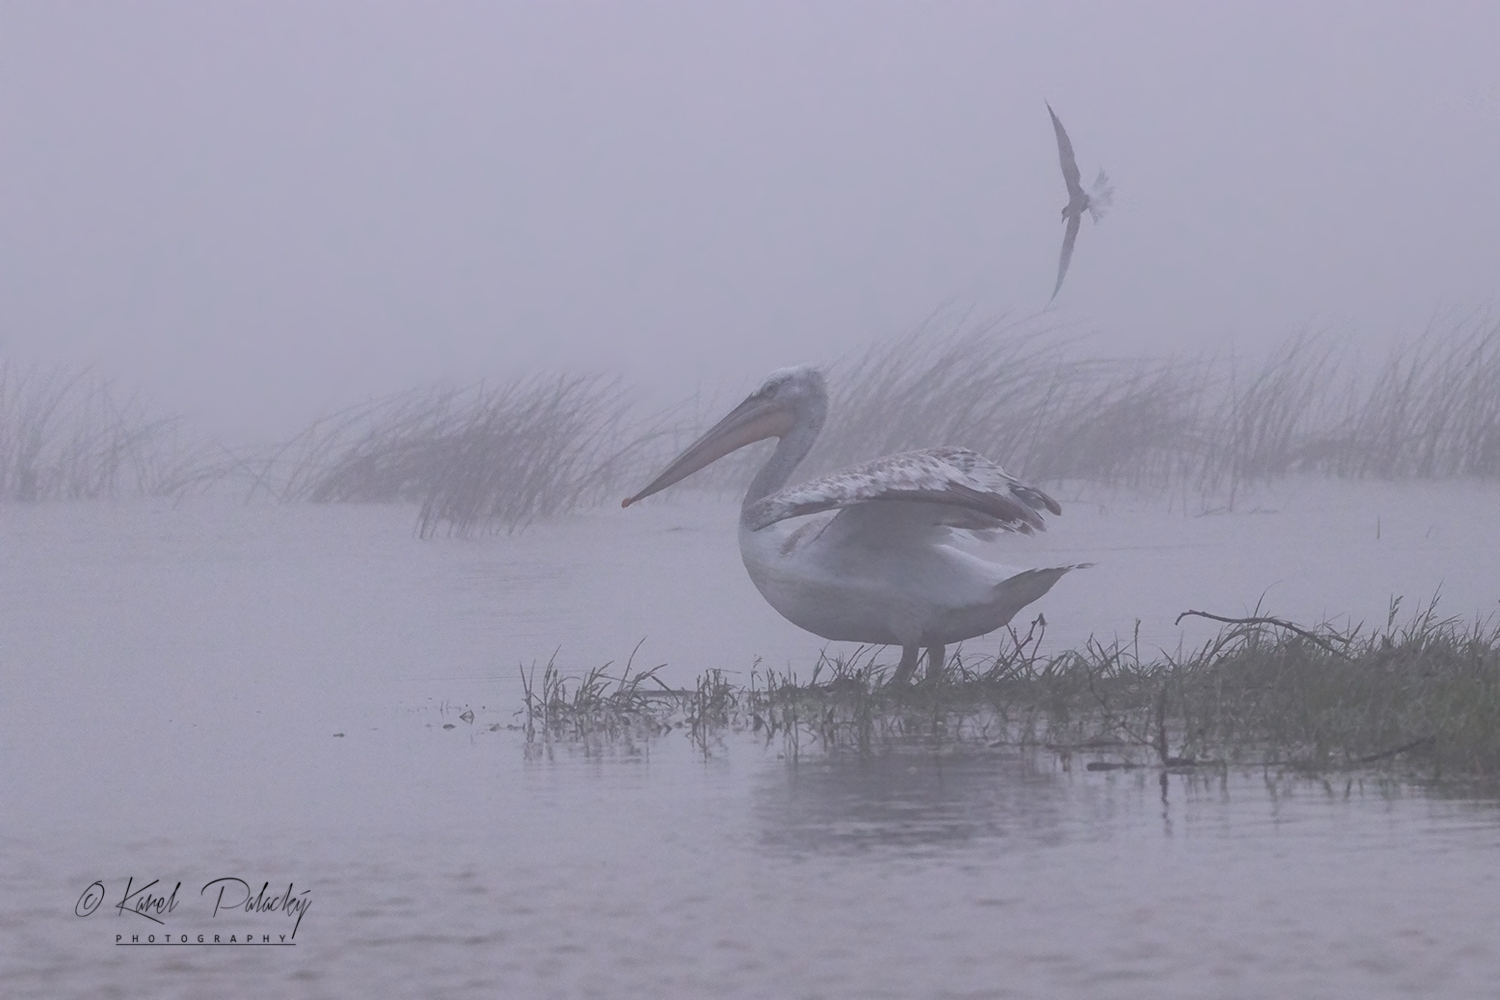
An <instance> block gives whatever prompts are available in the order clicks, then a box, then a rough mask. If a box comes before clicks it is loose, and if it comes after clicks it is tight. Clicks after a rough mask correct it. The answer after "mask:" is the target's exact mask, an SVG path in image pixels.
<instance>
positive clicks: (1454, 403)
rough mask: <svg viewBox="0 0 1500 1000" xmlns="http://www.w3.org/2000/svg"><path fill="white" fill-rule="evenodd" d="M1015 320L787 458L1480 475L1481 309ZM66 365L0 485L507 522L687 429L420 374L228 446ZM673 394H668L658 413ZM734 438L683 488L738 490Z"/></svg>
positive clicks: (21, 382)
mask: <svg viewBox="0 0 1500 1000" xmlns="http://www.w3.org/2000/svg"><path fill="white" fill-rule="evenodd" d="M1088 346H1089V345H1088V342H1087V341H1086V340H1084V339H1082V338H1077V337H1070V336H1068V335H1067V334H1066V333H1065V331H1061V330H1058V329H1055V328H1043V327H1037V326H1036V325H1035V324H1031V325H1027V324H1014V325H1009V326H1007V325H1005V324H1000V323H990V324H977V325H972V324H971V325H964V324H961V323H960V324H955V325H953V326H950V327H947V328H944V327H941V326H939V325H935V324H929V325H928V326H926V327H924V328H922V329H919V330H917V331H915V332H914V333H911V334H909V335H906V336H904V337H900V338H896V339H892V340H886V341H881V342H877V343H876V344H874V345H873V346H871V347H870V348H869V349H868V350H866V351H865V352H863V353H861V354H857V355H854V356H850V357H846V358H844V359H842V360H839V361H836V362H835V363H834V364H833V365H832V366H831V370H830V385H831V389H832V392H833V398H832V400H831V406H830V415H829V421H828V425H827V426H826V428H825V430H824V432H823V434H822V436H821V437H820V438H819V440H818V442H817V445H816V446H815V448H814V450H813V452H812V454H811V455H810V456H809V459H808V462H807V465H806V467H805V468H804V469H803V470H802V471H803V472H804V473H805V474H807V475H815V474H817V473H820V472H826V471H829V470H831V469H833V468H837V467H839V466H842V465H848V464H851V463H854V462H858V461H862V460H865V459H869V458H873V457H877V456H880V455H884V454H890V453H893V452H898V451H904V450H908V449H912V448H924V447H932V446H937V445H961V446H966V447H970V448H973V449H975V450H977V451H980V452H982V453H984V454H986V455H988V456H989V457H991V458H993V459H995V460H997V461H999V462H1001V463H1002V464H1004V465H1005V466H1006V467H1007V468H1009V469H1011V471H1013V472H1015V473H1017V474H1018V475H1021V476H1023V477H1025V478H1027V479H1029V480H1031V481H1034V482H1038V483H1044V484H1045V483H1055V482H1057V481H1060V480H1074V481H1086V482H1092V483H1096V484H1100V485H1105V486H1125V487H1146V488H1171V489H1181V490H1185V491H1195V492H1197V493H1198V494H1200V495H1201V496H1204V497H1205V498H1208V497H1213V498H1222V499H1224V500H1227V501H1228V503H1229V505H1230V506H1231V507H1232V506H1233V503H1234V499H1235V496H1236V493H1237V492H1238V491H1239V490H1240V489H1241V488H1242V487H1244V486H1246V485H1249V484H1252V483H1256V482H1264V481H1268V480H1273V479H1275V478H1277V477H1280V476H1285V475H1289V474H1293V473H1312V474H1322V475H1329V476H1339V477H1350V478H1366V477H1371V478H1384V479H1399V478H1445V477H1482V478H1493V477H1496V476H1500V323H1494V322H1487V321H1486V322H1480V321H1469V322H1463V323H1458V324H1456V325H1455V326H1454V328H1453V329H1451V330H1450V331H1447V332H1446V333H1434V332H1431V331H1429V332H1428V333H1427V334H1425V335H1424V336H1422V337H1420V338H1418V339H1416V340H1414V341H1411V342H1409V343H1407V344H1405V345H1404V346H1402V347H1399V348H1397V349H1396V350H1394V351H1392V352H1391V353H1390V354H1389V355H1388V356H1387V357H1386V358H1385V359H1384V360H1383V361H1373V360H1372V359H1369V358H1366V357H1364V356H1363V355H1361V354H1360V353H1359V352H1357V351H1356V350H1355V349H1354V347H1353V346H1352V345H1349V344H1344V345H1340V344H1339V343H1338V342H1337V341H1335V340H1333V339H1331V338H1327V337H1318V336H1298V337H1294V338H1292V339H1290V340H1288V341H1287V342H1285V343H1283V344H1282V345H1281V346H1280V347H1279V348H1277V349H1276V350H1275V351H1273V352H1271V353H1270V354H1269V355H1267V356H1266V357H1265V358H1263V359H1261V360H1258V361H1255V362H1249V363H1247V362H1245V361H1243V360H1241V359H1238V358H1236V357H1234V356H1229V357H1224V356H1203V357H1166V358H1146V359H1128V358H1099V357H1089V356H1087V355H1086V354H1085V353H1084V352H1085V350H1086V349H1087V347H1088ZM86 374H87V373H85V372H76V371H69V370H64V369H54V370H50V371H43V370H38V369H32V370H29V371H18V370H16V369H14V368H10V367H6V366H4V365H3V364H0V498H4V499H11V500H57V499H74V498H88V497H98V496H112V495H118V494H131V493H134V494H150V495H180V494H181V493H183V492H186V491H188V490H192V489H195V488H199V487H202V486H203V485H204V484H206V483H210V482H214V483H221V484H229V485H230V486H231V487H233V486H235V485H238V486H239V487H240V488H242V489H243V495H244V496H246V497H247V498H253V497H269V498H272V499H275V500H281V501H310V502H321V503H331V502H406V503H413V504H416V505H418V506H419V508H420V514H419V517H418V531H419V532H420V533H421V534H422V535H424V536H425V535H431V534H434V533H440V532H447V533H456V534H466V533H471V532H475V531H482V530H493V529H495V528H501V529H506V530H509V529H514V528H516V527H520V526H523V525H525V524H527V523H529V522H531V521H532V520H534V519H536V518H538V517H545V516H548V515H552V514H558V513H563V512H566V511H570V510H576V509H579V508H583V507H588V506H592V505H596V504H598V503H601V502H607V501H611V500H613V499H615V498H617V497H618V496H621V495H623V492H628V490H629V488H632V487H634V486H638V485H639V480H640V479H641V478H642V476H644V475H645V474H646V473H647V471H648V470H649V469H650V468H652V467H654V466H657V465H660V464H661V463H663V462H665V461H666V459H667V458H668V457H670V455H671V454H672V453H674V452H675V451H676V450H678V449H680V447H681V446H682V445H684V444H686V443H687V441H689V440H691V439H692V438H693V437H695V436H696V435H697V433H698V432H700V431H701V430H702V429H703V426H705V423H706V421H709V420H712V419H714V418H715V417H716V416H717V414H716V413H708V412H703V413H701V419H692V420H680V419H676V420H674V419H672V417H671V416H670V415H668V416H665V417H664V416H662V415H659V414H658V415H654V416H646V415H643V414H642V413H641V412H640V409H639V407H637V406H635V405H633V404H632V403H631V401H630V398H629V396H628V394H627V393H626V392H625V391H624V390H623V389H622V388H621V386H620V384H619V383H618V382H617V381H611V380H607V379H602V378H598V377H584V376H571V377H570V376H539V377H535V378H531V379H523V380H520V381H516V382H512V383H508V384H505V385H499V386H491V385H487V384H484V383H480V384H477V385H471V386H468V387H464V388H457V389H452V388H425V389H417V390H412V391H409V392H404V393H398V394H395V395H392V396H388V397H384V398H381V399H377V400H374V401H372V402H369V403H366V404H363V405H360V406H356V407H353V408H350V409H348V410H344V411H342V412H339V413H336V414H334V415H332V416H327V417H323V418H319V419H318V420H315V421H313V422H312V423H310V424H309V425H308V426H307V427H306V428H305V429H304V430H302V431H301V432H300V433H298V434H296V435H294V436H293V437H292V438H291V439H289V440H287V441H285V442H282V443H280V444H277V445H274V446H271V447H263V448H256V449H246V450H241V451H238V452H231V451H230V450H229V449H226V448H213V449H210V448H207V447H205V446H204V445H203V444H202V443H201V442H193V441H189V440H187V439H186V438H185V437H184V436H183V435H182V434H181V433H180V432H179V424H178V422H177V421H175V420H169V419H152V418H149V417H148V416H146V413H145V410H144V408H143V407H142V406H140V405H139V404H138V403H136V402H135V401H133V400H132V401H130V402H128V403H126V404H124V405H120V404H118V403H117V401H116V400H115V399H114V397H113V396H112V395H111V393H110V390H109V387H108V384H107V383H104V382H101V381H98V380H91V379H89V378H87V377H86ZM678 412H679V413H680V412H681V411H680V410H679V411H678ZM757 457H758V455H757V453H756V452H755V451H749V452H745V453H741V454H739V455H736V456H733V457H731V458H729V459H726V460H724V461H722V462H720V463H717V464H716V465H714V466H712V467H710V468H709V469H706V470H703V471H702V472H699V473H697V474H695V476H694V477H693V478H692V479H691V480H689V483H690V484H696V485H698V486H700V487H709V488H738V487H739V486H740V484H742V483H743V482H744V481H745V479H746V478H747V473H746V466H747V465H748V464H749V463H751V462H754V461H756V460H757Z"/></svg>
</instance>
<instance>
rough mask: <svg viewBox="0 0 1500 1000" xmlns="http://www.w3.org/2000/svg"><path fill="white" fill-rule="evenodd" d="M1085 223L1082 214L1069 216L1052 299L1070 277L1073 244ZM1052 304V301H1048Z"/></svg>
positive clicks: (1058, 260)
mask: <svg viewBox="0 0 1500 1000" xmlns="http://www.w3.org/2000/svg"><path fill="white" fill-rule="evenodd" d="M1081 222H1083V215H1082V213H1080V214H1078V215H1070V216H1068V228H1067V230H1066V231H1065V232H1064V233H1063V245H1062V256H1061V257H1059V258H1058V259H1057V284H1055V285H1053V286H1052V298H1053V299H1055V298H1057V293H1058V292H1059V291H1060V290H1061V289H1062V283H1063V278H1065V277H1067V276H1068V265H1069V264H1070V263H1072V261H1073V242H1074V241H1075V240H1077V239H1078V225H1079V223H1081ZM1047 301H1048V302H1051V301H1052V299H1048V300H1047Z"/></svg>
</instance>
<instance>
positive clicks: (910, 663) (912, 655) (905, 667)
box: [891, 646, 917, 686]
mask: <svg viewBox="0 0 1500 1000" xmlns="http://www.w3.org/2000/svg"><path fill="white" fill-rule="evenodd" d="M916 672H917V647H916V646H902V647H901V662H900V663H899V664H897V666H896V672H895V673H894V674H892V675H891V683H892V684H900V685H903V686H904V685H907V684H910V683H911V675H912V674H914V673H916Z"/></svg>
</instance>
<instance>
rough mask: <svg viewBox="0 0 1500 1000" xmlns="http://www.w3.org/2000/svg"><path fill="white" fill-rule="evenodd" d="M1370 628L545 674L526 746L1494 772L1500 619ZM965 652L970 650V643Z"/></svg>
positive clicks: (1425, 618) (1009, 641)
mask: <svg viewBox="0 0 1500 1000" xmlns="http://www.w3.org/2000/svg"><path fill="white" fill-rule="evenodd" d="M1399 608H1400V602H1399V601H1397V602H1394V603H1393V604H1392V606H1391V609H1390V614H1389V616H1388V619H1387V622H1386V625H1385V627H1384V628H1383V629H1380V630H1372V631H1364V630H1361V629H1354V630H1344V631H1340V630H1337V629H1334V628H1331V627H1329V626H1320V627H1317V628H1303V627H1301V626H1298V625H1296V624H1294V623H1292V622H1288V621H1284V620H1281V619H1278V618H1272V617H1260V616H1256V617H1251V618H1240V619H1228V618H1218V617H1217V616H1214V615H1208V614H1205V613H1203V612H1196V611H1189V612H1185V613H1184V614H1185V615H1200V616H1202V617H1207V618H1214V619H1216V620H1219V621H1220V622H1222V623H1223V625H1224V628H1223V630H1222V631H1221V632H1220V633H1219V634H1218V635H1217V636H1216V637H1215V638H1214V639H1213V640H1211V641H1209V642H1207V643H1206V644H1205V645H1203V646H1202V647H1200V648H1198V649H1195V650H1192V651H1189V652H1186V653H1182V654H1178V655H1171V654H1167V653H1160V654H1158V655H1156V656H1154V657H1152V656H1143V655H1142V653H1141V650H1140V648H1139V644H1138V642H1136V641H1135V640H1134V639H1132V640H1131V641H1129V642H1119V641H1117V642H1111V643H1108V644H1105V643H1100V642H1096V641H1090V642H1089V643H1088V644H1086V646H1085V647H1084V648H1083V649H1080V650H1072V651H1068V652H1064V653H1061V654H1058V655H1052V656H1042V655H1039V653H1038V650H1039V647H1040V645H1041V640H1042V634H1043V632H1044V631H1045V621H1043V620H1042V619H1041V618H1040V617H1039V618H1038V619H1037V620H1036V621H1035V622H1033V623H1032V626H1031V628H1030V629H1029V630H1028V631H1027V632H1026V633H1025V634H1020V633H1019V632H1017V631H1015V630H1009V632H1008V635H1007V636H1006V639H1005V641H1004V643H1003V645H1002V648H1001V649H1000V650H999V651H998V652H997V653H996V654H994V655H993V656H981V657H975V658H971V657H968V656H966V655H964V653H963V652H962V651H959V652H957V653H955V654H954V655H953V656H951V657H950V658H949V659H948V661H947V663H946V664H945V666H944V669H943V671H942V673H941V674H940V675H939V676H938V677H937V678H928V679H927V680H924V681H922V682H919V683H917V684H914V685H896V684H893V683H891V682H890V674H891V669H890V667H889V665H886V664H883V663H882V662H881V655H882V653H883V651H882V650H876V649H861V650H858V651H856V652H855V653H854V654H853V655H851V656H849V657H847V658H843V657H839V658H828V657H824V658H821V659H820V660H819V662H818V663H817V664H816V665H815V666H814V668H813V670H812V673H811V675H810V676H809V677H808V678H807V679H806V680H805V681H803V680H799V679H798V678H797V677H796V676H794V675H792V674H790V673H788V674H779V673H776V672H773V671H766V672H764V673H762V672H760V671H758V670H757V671H754V672H752V674H751V676H750V680H749V683H748V684H742V685H733V684H731V683H730V682H729V681H728V680H727V678H726V677H725V675H724V674H723V673H722V672H721V671H716V670H715V671H709V672H707V673H705V674H703V675H701V676H700V677H699V678H698V681H697V683H696V685H695V686H694V687H693V688H691V689H684V690H672V689H668V688H667V687H666V685H665V684H663V683H662V682H661V681H660V680H659V679H658V678H657V670H659V669H660V668H659V667H658V668H654V669H652V670H650V671H647V672H645V673H642V674H636V675H634V676H632V675H631V673H630V670H629V668H628V667H627V669H626V671H625V673H624V674H623V675H621V677H620V678H619V679H618V680H615V679H613V678H611V677H610V676H609V675H608V672H607V668H600V669H599V670H596V671H592V672H590V673H589V674H588V675H586V676H585V677H582V678H578V679H574V680H571V686H570V679H568V678H564V677H562V675H561V674H560V673H559V672H558V670H557V668H556V666H555V664H553V663H549V664H548V665H547V667H546V673H545V677H546V680H545V681H544V683H543V684H541V685H540V686H533V685H532V684H531V683H529V682H528V683H527V685H526V689H525V704H524V706H523V708H522V710H521V712H520V713H519V714H520V715H521V716H522V717H523V718H524V722H525V726H524V728H525V730H526V733H527V736H528V740H529V741H530V742H533V743H536V742H548V741H588V740H599V739H612V738H617V737H619V736H622V735H627V736H629V737H630V738H632V739H645V738H649V737H651V736H653V735H658V734H662V733H665V732H668V731H672V730H674V729H676V730H681V731H683V732H685V733H686V735H688V736H689V737H690V738H692V739H693V740H694V741H695V743H697V744H699V745H700V746H701V747H703V748H704V749H705V750H707V749H708V748H709V746H710V744H711V743H712V742H713V741H714V740H715V739H717V738H718V737H720V736H722V735H723V734H725V733H727V732H733V731H748V732H750V733H753V734H756V735H758V736H760V737H762V738H764V739H766V740H768V741H769V740H776V739H780V740H781V741H783V743H784V749H785V751H786V752H788V753H789V754H798V753H803V752H809V751H815V750H820V749H821V750H825V751H856V752H869V751H872V750H875V749H878V748H880V747H881V746H883V745H889V744H891V743H893V742H898V741H912V740H915V741H919V742H922V743H924V744H927V745H930V746H933V747H935V748H941V747H943V746H961V745H965V744H969V745H973V744H980V745H988V746H1013V747H1017V748H1030V749H1035V750H1041V751H1050V752H1053V753H1057V754H1059V755H1061V756H1062V757H1063V758H1064V759H1065V760H1068V761H1074V760H1077V761H1080V762H1082V763H1083V764H1084V766H1086V767H1087V768H1088V769H1090V770H1113V769H1118V768H1131V767H1154V768H1168V769H1185V768H1216V767H1217V768H1222V767H1242V766H1269V767H1277V768H1292V769H1302V770H1309V771H1326V770H1338V769H1349V768H1364V767H1398V768H1401V769H1403V770H1404V771H1406V772H1408V773H1411V774H1413V775H1416V776H1425V777H1429V778H1433V779H1443V778H1462V779H1471V778H1488V779H1493V778H1495V777H1496V776H1500V628H1496V627H1495V626H1493V625H1489V624H1485V625H1478V624H1472V623H1471V624H1465V623H1462V622H1460V621H1458V620H1456V619H1451V618H1450V619H1444V618H1439V617H1438V616H1437V613H1436V604H1435V602H1434V603H1433V604H1430V605H1429V606H1428V607H1427V608H1426V609H1425V610H1423V611H1422V612H1421V613H1419V614H1417V615H1415V616H1414V617H1413V618H1412V619H1411V620H1410V621H1408V622H1406V623H1405V624H1398V621H1397V619H1398V616H1399ZM971 645H972V644H971Z"/></svg>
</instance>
